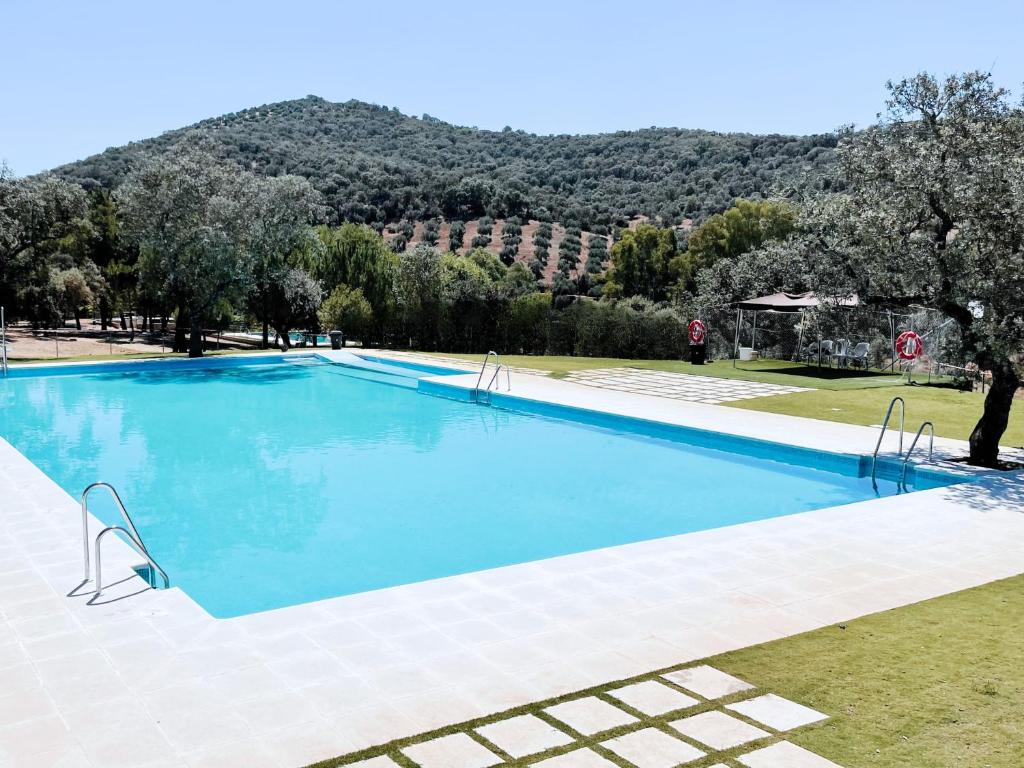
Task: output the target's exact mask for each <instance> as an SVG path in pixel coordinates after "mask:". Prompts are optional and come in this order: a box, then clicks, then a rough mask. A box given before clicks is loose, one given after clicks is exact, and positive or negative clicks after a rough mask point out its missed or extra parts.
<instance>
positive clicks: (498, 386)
mask: <svg viewBox="0 0 1024 768" xmlns="http://www.w3.org/2000/svg"><path fill="white" fill-rule="evenodd" d="M503 369H504V371H505V391H506V392H511V391H512V376H511V374H510V373H509V372H508V366H507V365H502V364H501V363H498V367H497V368H495V369H494V375H493V376H491V380H490V381H488V382H487V389H486V391H487V392H490V391H491V385H494V384H495V383H496V386H495V387H494V391H495V392H500V391H501V379H500V378H498V374H500V373H501V371H502V370H503Z"/></svg>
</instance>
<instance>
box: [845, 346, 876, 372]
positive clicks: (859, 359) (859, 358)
mask: <svg viewBox="0 0 1024 768" xmlns="http://www.w3.org/2000/svg"><path fill="white" fill-rule="evenodd" d="M870 350H871V345H869V344H868V343H867V342H866V341H860V342H857V346H855V347H854V348H853V352H851V353H850V354H849V362H850V365H851V366H853V367H855V368H857V367H860V368H867V367H868V352H869V351H870Z"/></svg>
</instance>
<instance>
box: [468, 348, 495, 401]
mask: <svg viewBox="0 0 1024 768" xmlns="http://www.w3.org/2000/svg"><path fill="white" fill-rule="evenodd" d="M492 355H493V356H494V364H495V365H497V366H498V367H499V368H500V367H501V363H500V362H499V361H498V353H497V352H495V351H494V350H491V351H490V352H488V353H487V354H486V355H484V362H483V364H482V365H481V366H480V375H479V376H477V377H476V386H475V387H473V397H474V399H476V398H478V397H479V396H480V383H481V382H482V381H483V379H484V371H486V370H487V363H488V361H489V360H490V359H491V356H492Z"/></svg>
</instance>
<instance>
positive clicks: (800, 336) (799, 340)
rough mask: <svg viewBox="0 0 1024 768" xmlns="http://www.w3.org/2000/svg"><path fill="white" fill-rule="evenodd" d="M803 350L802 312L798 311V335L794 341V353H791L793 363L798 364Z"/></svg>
mask: <svg viewBox="0 0 1024 768" xmlns="http://www.w3.org/2000/svg"><path fill="white" fill-rule="evenodd" d="M803 349H804V311H803V310H802V309H801V310H800V333H799V334H798V336H797V339H796V352H794V353H793V362H799V361H800V358H801V357H802V355H801V354H800V353H801V352H803Z"/></svg>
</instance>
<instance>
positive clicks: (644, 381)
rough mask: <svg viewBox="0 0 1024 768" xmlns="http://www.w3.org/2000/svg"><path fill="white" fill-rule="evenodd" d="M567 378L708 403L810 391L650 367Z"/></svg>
mask: <svg viewBox="0 0 1024 768" xmlns="http://www.w3.org/2000/svg"><path fill="white" fill-rule="evenodd" d="M566 379H567V380H568V381H572V382H575V383H576V384H585V385H586V386H588V387H600V388H601V389H613V390H616V391H618V392H632V393H634V394H638V395H655V396H657V397H670V398H672V399H673V400H686V401H687V402H691V403H708V404H714V403H727V402H731V401H733V400H749V399H750V398H754V397H766V396H768V395H786V394H789V393H791V392H808V391H809V390H808V388H806V387H786V386H782V385H780V384H761V383H758V382H754V381H742V380H740V379H722V378H717V377H714V376H697V375H695V374H690V373H670V372H668V371H649V370H646V369H643V368H594V369H592V370H587V371H574V372H573V373H570V374H569V375H568V376H567V377H566Z"/></svg>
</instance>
